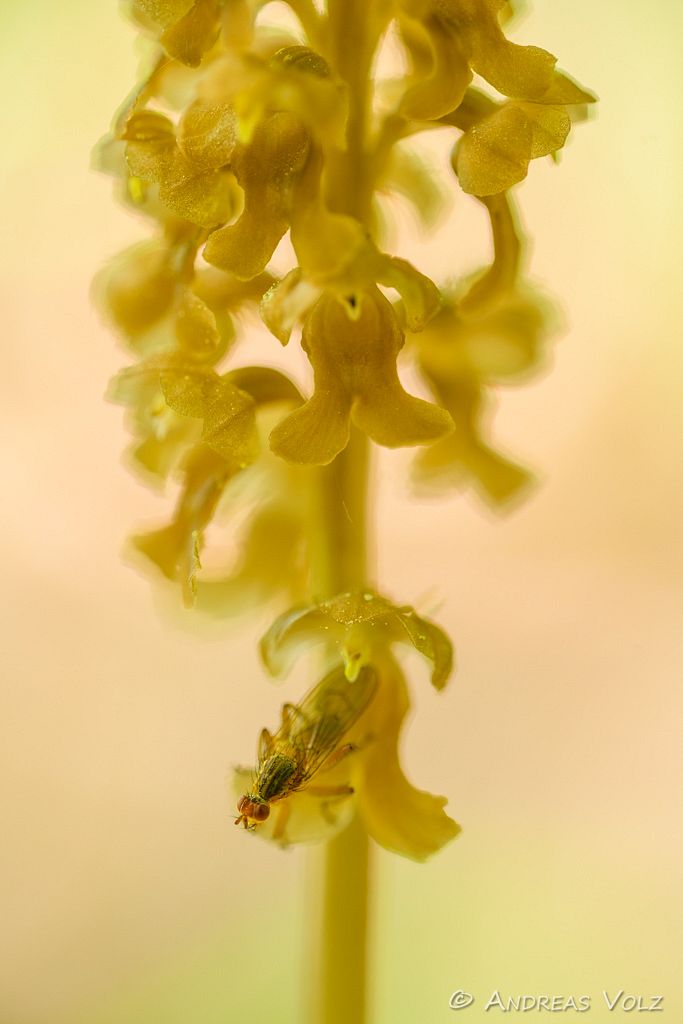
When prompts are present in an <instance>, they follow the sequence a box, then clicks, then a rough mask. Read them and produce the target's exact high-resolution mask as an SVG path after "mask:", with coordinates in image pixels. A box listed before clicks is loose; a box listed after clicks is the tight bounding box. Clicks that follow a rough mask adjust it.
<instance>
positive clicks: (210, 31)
mask: <svg viewBox="0 0 683 1024" xmlns="http://www.w3.org/2000/svg"><path fill="white" fill-rule="evenodd" d="M219 18H220V5H219V2H218V0H196V3H195V4H193V6H192V7H191V8H190V9H189V10H188V12H187V14H185V15H184V16H183V17H182V18H181V19H180V20H179V21H177V22H175V24H173V25H169V26H168V28H167V29H166V31H165V32H164V33H163V35H162V36H161V44H162V46H163V47H164V49H165V50H166V53H168V55H169V57H175V59H176V60H179V61H181V62H182V63H183V64H187V65H189V67H193V68H196V67H198V66H199V65H200V64H201V62H202V57H203V56H204V54H205V53H206V52H207V50H210V49H211V47H212V46H213V44H214V43H215V42H216V39H217V38H218V33H219V31H220V20H219Z"/></svg>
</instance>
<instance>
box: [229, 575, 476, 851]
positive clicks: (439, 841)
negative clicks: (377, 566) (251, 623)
mask: <svg viewBox="0 0 683 1024" xmlns="http://www.w3.org/2000/svg"><path fill="white" fill-rule="evenodd" d="M311 643H324V644H325V645H326V646H327V648H328V650H330V651H331V652H333V657H335V658H339V656H341V658H342V659H343V666H344V674H345V677H346V680H347V681H348V683H347V685H351V684H352V682H353V680H355V679H357V678H358V676H359V673H360V672H361V671H362V670H363V669H364V666H368V665H369V666H372V669H373V670H374V672H375V674H376V676H377V687H376V691H375V693H374V695H373V697H372V700H371V702H370V704H369V706H368V708H367V710H366V711H365V712H364V713H363V715H362V717H361V718H360V719H359V720H358V722H357V723H356V724H355V725H354V727H353V729H352V730H351V731H350V732H349V734H348V735H345V736H344V743H346V742H351V743H353V744H355V745H357V747H358V749H357V750H356V751H355V752H353V753H352V754H350V755H349V757H348V758H345V759H344V762H343V764H340V765H339V766H337V767H336V768H335V769H334V774H332V773H329V775H328V773H327V772H326V773H325V774H324V776H321V777H320V782H321V783H324V785H325V786H327V785H330V784H331V785H333V786H338V785H340V784H341V785H344V784H346V785H350V786H351V787H352V788H353V790H354V795H353V797H352V798H345V799H344V800H341V799H340V800H338V801H336V802H335V803H334V809H333V812H332V813H329V810H328V808H326V807H325V806H324V803H321V799H320V798H319V797H315V796H313V795H310V794H307V793H306V791H305V790H302V792H301V793H295V794H293V795H291V796H289V797H288V798H287V799H288V800H289V801H290V802H291V815H290V816H289V818H288V820H287V828H286V832H285V834H284V835H283V836H282V837H281V838H282V840H284V841H285V842H295V843H298V842H306V841H311V840H316V839H327V838H330V836H331V835H332V834H334V832H335V831H337V830H338V829H339V828H340V827H342V825H343V824H345V823H346V822H347V821H348V818H349V815H350V813H351V808H352V804H353V802H354V801H355V802H356V805H357V809H358V811H359V813H360V814H361V817H362V819H363V822H364V825H365V827H366V828H367V831H368V833H369V834H370V835H371V836H372V837H373V838H374V839H375V840H376V841H377V842H378V843H380V844H381V845H382V846H384V847H385V848H386V849H388V850H392V851H394V852H396V853H401V854H403V855H404V856H406V857H411V858H412V859H414V860H424V859H425V858H426V857H428V856H430V855H431V854H432V853H434V852H436V851H437V850H439V849H440V848H441V847H442V846H443V845H444V844H445V843H447V842H448V841H450V840H451V839H453V838H454V837H455V836H456V835H457V834H458V832H459V831H460V829H459V826H458V825H457V824H456V823H455V822H454V821H453V820H452V819H451V818H449V817H448V815H447V814H446V813H445V811H444V805H445V803H446V800H445V799H444V798H443V797H437V796H432V795H431V794H429V793H426V792H424V791H422V790H418V789H416V788H415V787H413V786H412V785H411V784H410V783H409V782H408V780H407V779H406V777H405V775H404V774H403V770H402V768H401V765H400V762H399V756H398V744H399V739H400V733H401V729H402V726H403V722H404V720H405V716H406V714H407V712H408V709H409V706H410V701H409V697H408V690H407V686H406V682H405V679H404V677H403V674H402V672H401V670H400V668H399V666H398V664H397V662H396V660H395V659H394V657H393V656H392V654H391V650H390V648H391V646H392V645H393V644H394V643H403V644H409V645H412V646H413V647H415V648H416V649H417V650H418V651H419V652H420V653H421V654H422V655H423V656H424V657H425V658H427V659H428V660H429V661H430V662H431V664H432V676H431V678H432V683H433V685H434V686H435V688H436V689H437V690H440V689H442V688H443V687H444V686H445V684H446V682H447V680H448V677H449V675H450V673H451V670H452V662H453V652H452V648H451V644H450V641H449V640H448V638H447V636H446V635H445V633H443V631H442V630H441V629H439V627H438V626H436V625H435V624H434V623H433V622H430V621H429V620H428V619H424V618H421V617H420V616H418V615H417V614H416V612H415V611H414V610H413V609H412V608H409V607H396V606H395V605H393V604H392V603H391V602H390V601H388V600H386V599H385V598H383V597H381V596H380V595H378V594H376V593H374V592H371V591H364V592H348V593H344V594H340V595H338V596H337V597H335V598H331V599H329V600H327V601H323V602H321V603H320V604H317V605H313V606H308V607H306V606H303V607H299V608H295V609H293V610H292V611H291V612H288V613H287V614H285V615H283V616H281V617H280V618H279V619H278V620H276V622H275V623H274V624H273V626H272V627H271V629H270V630H269V631H268V633H267V634H266V635H265V637H264V638H263V640H262V642H261V653H262V656H263V658H264V661H265V663H266V666H267V668H268V669H269V670H270V671H271V672H272V673H273V674H278V675H281V674H283V673H284V672H286V671H287V670H288V669H289V667H290V665H291V662H292V660H293V657H294V656H295V654H296V652H297V650H298V648H299V647H300V646H301V645H302V644H311ZM335 678H336V677H335ZM335 685H337V686H339V685H340V683H339V682H337V683H335ZM246 781H247V779H246V775H245V773H244V772H243V771H240V772H238V773H237V776H236V779H235V790H236V792H237V791H238V790H239V789H240V788H242V792H244V788H243V787H244V785H245V782H246ZM316 781H318V780H317V779H316ZM330 810H331V808H330ZM257 832H259V833H260V834H261V835H262V836H263V838H273V824H272V823H270V824H269V825H268V826H267V827H265V826H260V825H259V826H258V827H257Z"/></svg>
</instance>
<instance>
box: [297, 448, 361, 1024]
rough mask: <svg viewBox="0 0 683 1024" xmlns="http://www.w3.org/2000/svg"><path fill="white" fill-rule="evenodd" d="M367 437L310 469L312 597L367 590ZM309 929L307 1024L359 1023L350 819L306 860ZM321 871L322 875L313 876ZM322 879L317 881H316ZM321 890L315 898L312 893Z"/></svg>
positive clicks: (357, 903) (357, 905) (354, 840)
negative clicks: (311, 917) (312, 479)
mask: <svg viewBox="0 0 683 1024" xmlns="http://www.w3.org/2000/svg"><path fill="white" fill-rule="evenodd" d="M367 467H368V442H367V438H366V437H365V436H364V435H363V434H361V433H360V432H359V431H357V430H356V429H355V428H352V433H351V439H350V441H349V444H348V446H347V448H346V449H345V450H344V451H343V452H342V453H341V454H340V455H338V456H337V458H336V459H335V460H334V462H332V463H331V465H329V466H325V467H322V468H321V469H320V470H318V471H316V477H317V480H316V485H317V486H316V488H315V504H314V508H313V509H312V512H313V518H312V523H313V529H312V533H311V542H312V544H313V550H312V552H311V554H312V561H313V565H314V566H315V569H314V580H313V585H314V589H315V590H316V597H318V598H320V599H322V598H325V597H330V596H332V595H333V594H335V593H339V592H340V591H343V590H347V589H351V588H358V587H364V586H366V585H367V531H366V518H367V517H366V504H367ZM313 856H314V858H315V860H316V863H314V864H313V865H312V867H313V871H312V876H313V879H314V883H313V884H314V886H315V887H316V888H315V892H314V895H313V901H312V903H313V905H312V908H311V912H312V913H313V914H314V916H315V918H316V920H315V927H314V928H313V929H312V930H311V932H310V936H311V940H312V942H313V948H312V949H311V956H310V958H309V962H310V963H311V964H312V965H314V970H313V971H312V972H311V974H310V976H309V978H310V984H309V986H308V987H309V992H310V998H309V1008H308V1009H309V1015H310V1017H309V1019H310V1021H311V1022H312V1024H350V1022H353V1024H364V1021H365V1019H366V1015H365V1009H366V967H367V963H366V961H367V926H368V872H369V863H368V861H369V844H368V837H367V833H366V832H365V829H364V828H363V826H362V824H361V823H360V822H359V820H358V819H357V818H354V820H353V821H352V822H351V824H350V825H349V827H348V828H346V829H345V830H344V831H343V832H342V833H340V834H339V835H338V836H336V837H335V838H334V839H332V840H330V842H329V843H327V844H325V846H324V847H323V848H322V851H319V850H318V851H315V852H314V854H313ZM321 868H322V871H321ZM321 873H322V876H323V877H322V881H321V879H320V875H321ZM320 889H322V893H321V892H320Z"/></svg>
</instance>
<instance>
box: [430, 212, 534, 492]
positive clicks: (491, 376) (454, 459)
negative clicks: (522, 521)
mask: <svg viewBox="0 0 683 1024" xmlns="http://www.w3.org/2000/svg"><path fill="white" fill-rule="evenodd" d="M482 201H483V202H484V205H485V206H486V207H487V210H488V212H489V215H490V217H491V222H492V226H493V236H494V249H495V258H494V262H493V264H492V265H491V266H490V267H489V268H488V269H487V270H486V271H485V272H484V273H483V274H478V275H474V276H473V278H472V279H471V280H470V281H468V282H466V283H465V285H464V286H461V287H460V288H455V289H450V290H449V289H447V290H446V291H445V293H444V305H443V308H442V309H441V311H440V312H439V313H438V314H437V316H436V317H434V319H433V320H432V321H431V322H430V324H429V325H428V326H427V327H426V328H425V330H424V331H423V332H422V333H421V334H419V335H416V336H415V337H414V338H413V339H412V340H413V344H414V346H415V350H416V352H417V355H418V365H419V368H420V370H421V372H422V374H423V376H424V377H425V378H426V380H427V381H428V383H429V385H430V387H431V389H432V391H433V392H434V395H435V396H436V398H437V399H438V401H439V402H440V403H441V404H442V405H443V406H444V407H445V408H446V409H448V411H449V412H450V414H451V416H452V417H453V420H454V422H455V430H454V431H453V433H452V434H450V435H449V436H448V437H446V438H444V439H443V440H441V441H438V442H437V443H436V444H435V445H433V446H432V447H431V448H430V449H429V450H428V451H426V452H424V453H423V454H422V455H421V456H420V458H419V459H418V461H417V471H418V479H419V480H420V481H421V482H423V483H436V484H442V483H446V484H455V485H459V484H461V483H463V482H467V481H471V482H472V483H474V484H475V486H476V487H477V488H478V489H479V490H480V491H481V492H482V494H483V496H484V497H485V498H486V499H487V500H489V501H490V502H492V503H493V504H495V505H500V504H503V503H505V502H506V501H509V500H510V499H512V498H513V497H515V496H516V495H518V494H519V493H520V492H521V490H522V488H524V487H525V486H526V485H528V483H529V482H530V479H531V477H530V474H529V473H528V472H527V471H526V470H524V469H522V468H521V467H520V466H517V465H516V464H515V463H513V462H511V461H510V460H509V459H507V458H506V457H505V456H503V455H501V454H500V453H499V452H497V451H495V450H494V449H493V448H492V447H491V446H490V445H489V444H488V443H487V441H486V440H485V434H486V425H487V421H488V418H489V411H490V405H491V402H490V397H489V395H490V390H491V389H492V388H493V387H495V386H497V385H499V384H510V383H515V382H516V381H519V380H525V379H527V378H528V376H529V375H530V374H531V373H532V372H533V371H534V370H536V369H537V368H538V367H539V366H540V365H541V360H542V358H543V347H542V346H543V342H544V341H545V339H546V337H547V335H548V333H549V328H550V324H551V316H550V313H549V309H548V304H547V302H545V301H544V300H543V299H542V298H541V296H540V295H539V294H538V293H537V292H536V291H535V290H534V289H533V288H532V287H531V286H530V285H529V284H527V283H523V282H521V281H520V279H519V262H520V249H521V238H520V235H519V232H518V229H517V225H516V223H515V218H514V214H513V210H512V207H511V204H510V200H509V198H508V197H507V196H505V195H500V196H492V197H490V198H487V199H484V200H482Z"/></svg>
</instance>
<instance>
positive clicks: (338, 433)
mask: <svg viewBox="0 0 683 1024" xmlns="http://www.w3.org/2000/svg"><path fill="white" fill-rule="evenodd" d="M354 314H355V315H354V318H353V319H352V318H351V317H350V316H349V315H348V312H347V310H346V308H345V306H344V305H342V304H341V303H340V302H338V300H337V299H336V298H334V297H333V296H331V295H323V296H322V298H320V299H319V300H318V302H317V303H316V305H315V307H314V308H313V310H312V311H311V313H310V314H309V315H308V317H307V319H306V321H305V323H304V331H303V338H302V345H303V348H304V350H305V351H306V354H307V355H308V358H309V359H310V361H311V365H312V366H313V370H314V373H315V391H314V393H313V395H312V397H311V398H310V399H309V400H308V402H306V403H305V404H304V405H303V406H301V408H300V409H296V410H295V411H294V412H293V413H290V414H289V416H287V417H286V419H284V420H283V421H282V422H281V423H279V424H278V425H277V427H275V429H274V430H273V432H272V433H271V435H270V444H271V448H272V450H273V451H274V452H275V453H276V454H277V455H281V456H282V457H283V458H286V459H288V460H290V461H292V462H300V463H314V464H325V463H328V462H331V461H332V459H333V458H334V457H335V456H336V455H337V454H338V453H339V452H340V451H342V449H344V448H345V447H346V444H347V442H348V439H349V429H350V421H351V420H353V422H354V423H355V424H356V426H357V427H359V428H360V429H361V430H363V431H364V432H365V433H366V434H368V435H369V436H370V437H371V438H372V439H373V440H374V441H376V442H377V443H378V444H381V445H386V446H387V447H390V448H394V447H398V446H400V445H416V444H427V443H429V442H431V441H434V440H436V439H437V438H439V437H442V436H443V435H444V434H447V433H448V432H449V431H450V430H451V429H452V421H451V418H450V416H449V414H448V413H447V412H445V410H443V409H439V408H438V407H437V406H434V405H431V404H430V403H429V402H425V401H423V400H422V399H421V398H414V397H413V396H412V395H409V394H407V392H405V391H404V390H403V387H402V386H401V383H400V381H399V379H398V374H397V372H396V356H397V355H398V353H399V351H400V349H401V347H402V346H403V340H404V339H403V333H402V331H401V329H400V326H399V324H398V321H397V319H396V314H395V312H394V310H393V308H392V306H391V303H390V302H389V301H388V300H387V299H385V298H384V296H383V295H382V294H381V292H380V291H379V290H378V289H377V288H374V289H372V290H368V291H367V292H366V293H365V294H363V295H361V296H359V308H358V309H357V310H354Z"/></svg>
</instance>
